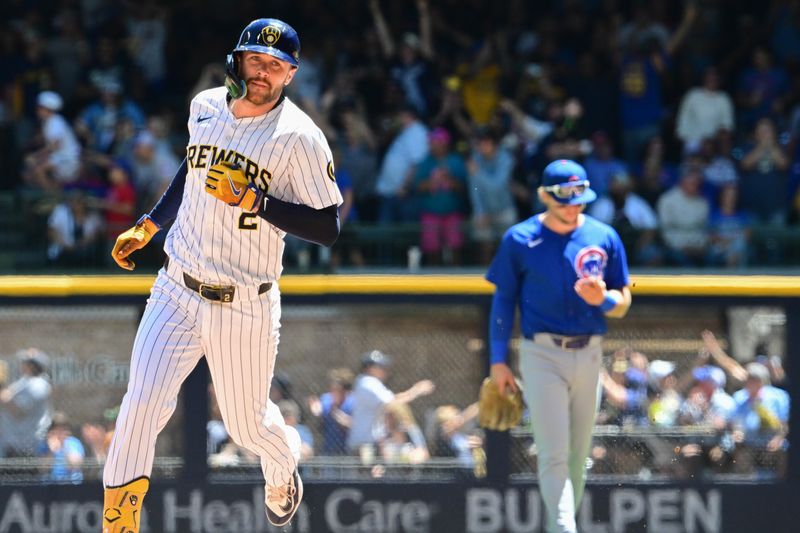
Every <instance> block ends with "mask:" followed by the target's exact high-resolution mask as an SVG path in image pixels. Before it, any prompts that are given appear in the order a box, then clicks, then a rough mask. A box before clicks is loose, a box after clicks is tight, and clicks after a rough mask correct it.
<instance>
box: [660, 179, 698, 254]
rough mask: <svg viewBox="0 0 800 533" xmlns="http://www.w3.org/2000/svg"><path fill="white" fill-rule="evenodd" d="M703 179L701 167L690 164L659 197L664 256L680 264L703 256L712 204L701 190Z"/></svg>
mask: <svg viewBox="0 0 800 533" xmlns="http://www.w3.org/2000/svg"><path fill="white" fill-rule="evenodd" d="M702 183H703V174H702V171H701V169H700V168H697V167H696V166H690V167H689V168H687V169H685V170H684V171H683V174H682V175H681V178H680V181H679V182H678V184H677V185H675V186H674V187H672V188H671V189H670V190H668V191H667V192H665V193H664V194H663V195H662V196H661V198H659V200H658V205H657V211H658V220H659V225H660V226H661V237H662V239H663V240H664V243H665V244H666V245H667V248H668V250H667V256H668V257H669V259H670V261H671V262H672V263H674V264H676V265H679V266H690V265H698V264H701V263H703V261H704V258H705V254H706V247H707V246H708V242H709V231H708V219H709V214H710V211H711V206H710V204H709V201H708V199H706V198H705V197H704V196H703V195H702V194H700V186H701V184H702Z"/></svg>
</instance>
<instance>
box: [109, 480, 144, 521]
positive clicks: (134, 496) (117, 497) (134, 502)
mask: <svg viewBox="0 0 800 533" xmlns="http://www.w3.org/2000/svg"><path fill="white" fill-rule="evenodd" d="M148 488H150V480H149V479H148V478H146V477H140V478H138V479H134V480H133V481H131V482H129V483H126V484H124V485H122V486H120V487H106V489H105V495H104V498H103V533H139V523H140V522H141V518H142V502H143V501H144V495H145V494H146V493H147V489H148Z"/></svg>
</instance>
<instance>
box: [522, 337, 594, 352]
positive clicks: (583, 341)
mask: <svg viewBox="0 0 800 533" xmlns="http://www.w3.org/2000/svg"><path fill="white" fill-rule="evenodd" d="M545 335H547V338H548V339H550V340H551V341H553V344H555V345H556V347H558V348H561V349H562V350H581V349H583V348H586V347H587V346H589V343H590V342H592V335H576V336H574V337H566V336H564V335H555V334H553V333H546V334H545ZM534 337H535V335H530V336H528V337H526V338H527V339H528V340H531V341H532V340H534Z"/></svg>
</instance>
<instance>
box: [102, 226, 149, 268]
mask: <svg viewBox="0 0 800 533" xmlns="http://www.w3.org/2000/svg"><path fill="white" fill-rule="evenodd" d="M160 229H161V228H160V227H158V224H156V223H155V222H153V221H152V220H151V219H150V217H149V216H147V215H145V216H143V217H142V218H140V219H139V221H138V222H137V223H136V225H135V226H134V227H132V228H131V229H129V230H127V231H125V232H124V233H122V234H121V235H120V236H119V237H117V242H115V243H114V248H113V249H112V250H111V257H112V258H113V259H114V262H116V263H117V264H118V265H119V266H121V267H122V268H124V269H125V270H133V269H134V267H135V266H136V264H135V263H134V262H133V261H131V260H130V259H128V256H129V255H131V254H132V253H133V252H135V251H136V250H139V249H141V248H144V247H145V246H147V243H148V242H150V239H152V238H153V235H155V234H156V233H158V231H159V230H160Z"/></svg>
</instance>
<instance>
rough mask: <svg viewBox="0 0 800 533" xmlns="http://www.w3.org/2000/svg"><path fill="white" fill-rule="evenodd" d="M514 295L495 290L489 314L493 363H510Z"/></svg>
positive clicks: (490, 347) (490, 353)
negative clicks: (509, 350)
mask: <svg viewBox="0 0 800 533" xmlns="http://www.w3.org/2000/svg"><path fill="white" fill-rule="evenodd" d="M516 304H517V300H516V298H515V297H514V296H510V295H508V294H505V293H503V292H502V291H495V293H494V298H492V311H491V313H490V315H489V361H490V363H491V364H495V363H506V364H507V363H508V342H509V341H510V340H511V330H512V329H513V328H514V308H515V307H516Z"/></svg>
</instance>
